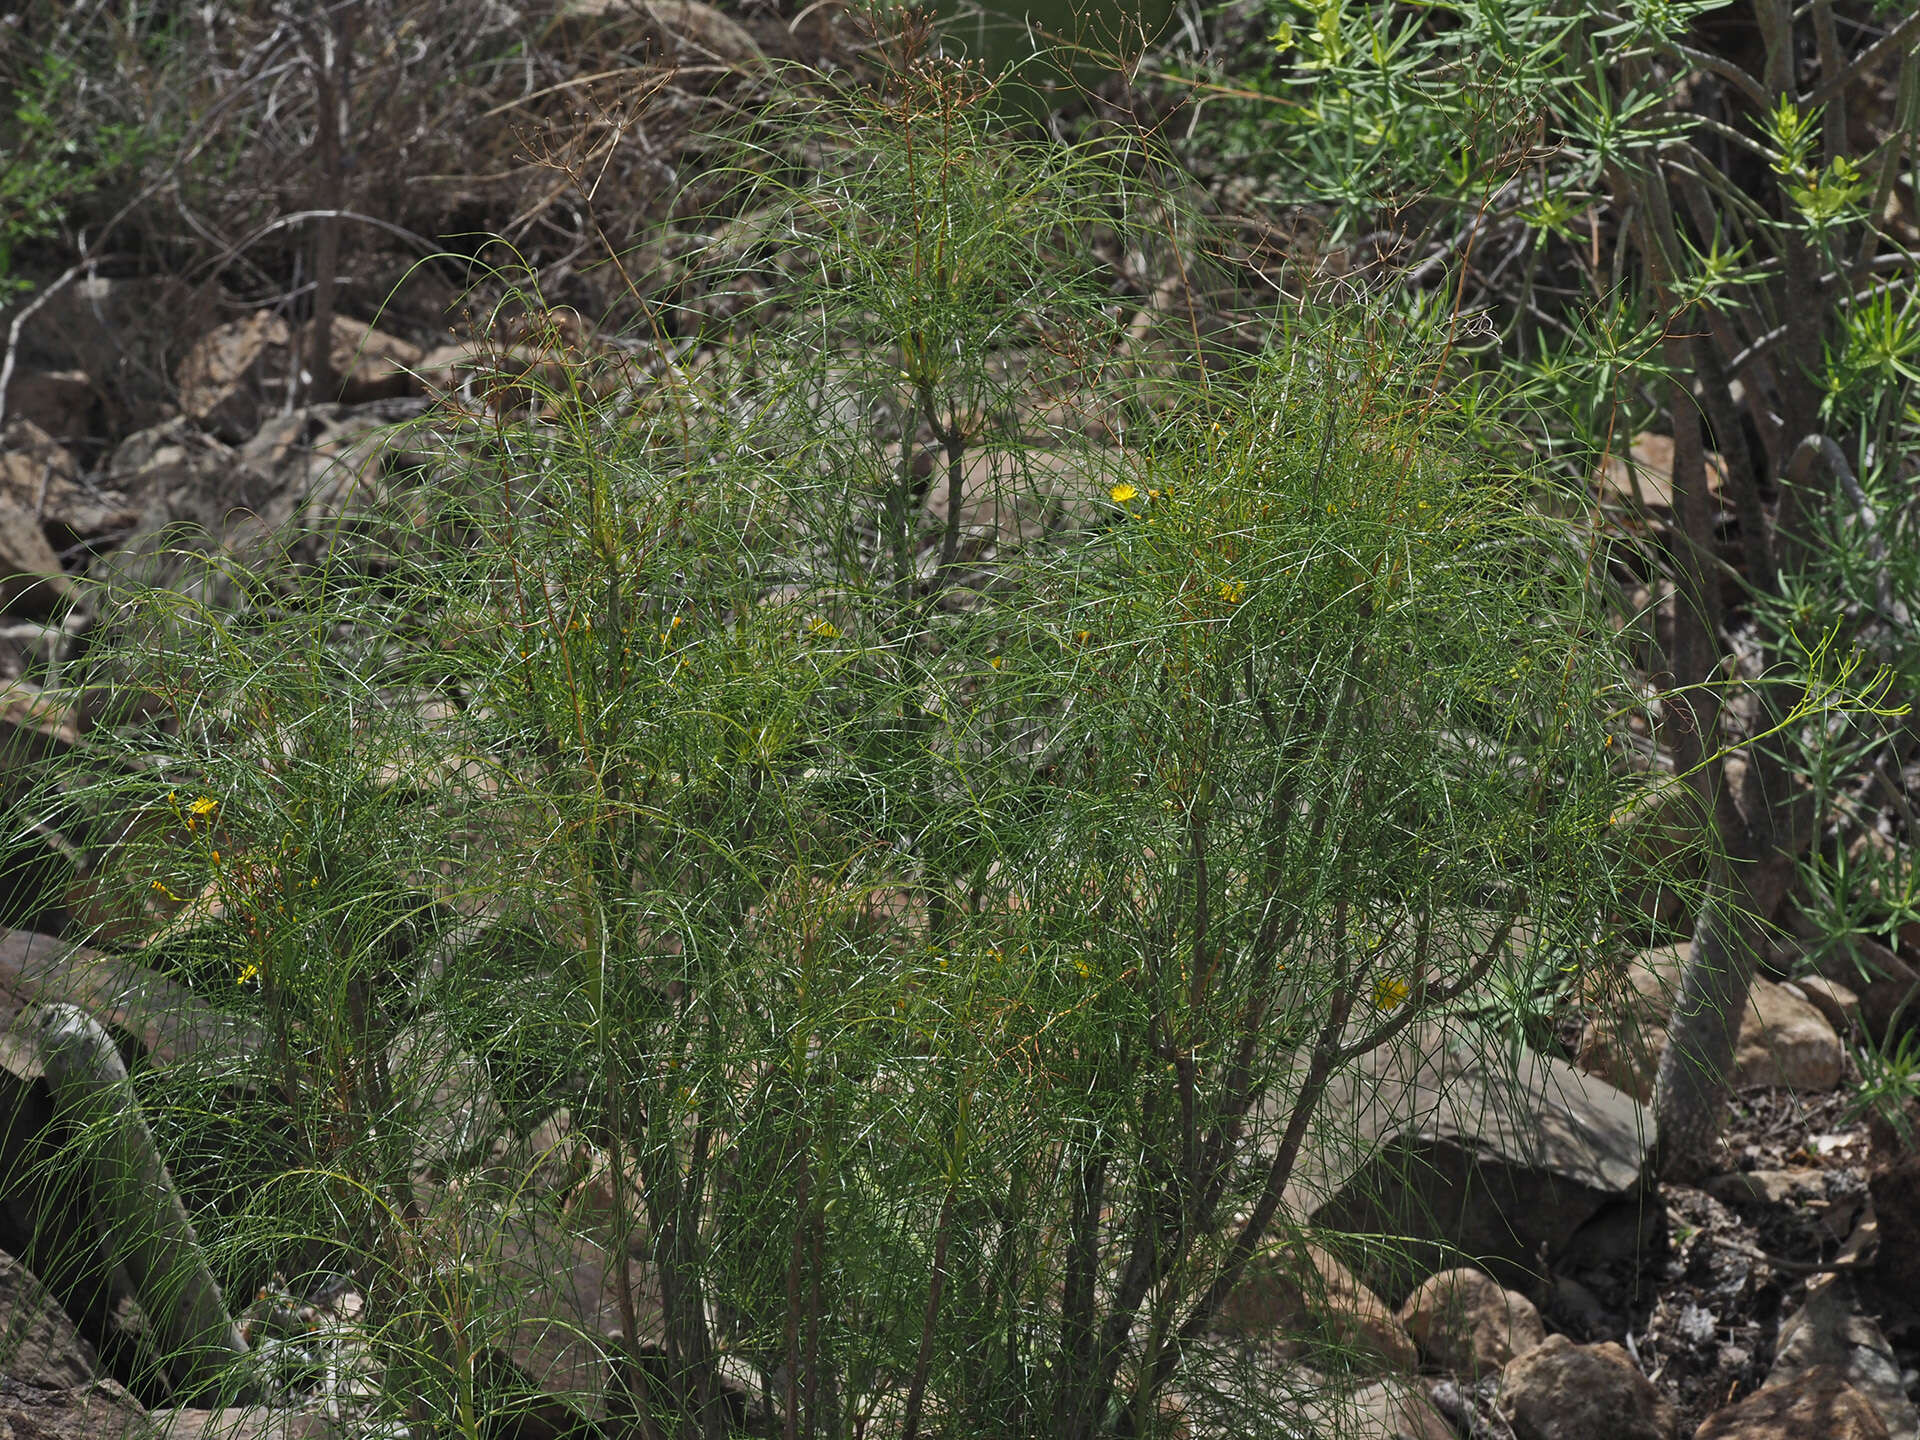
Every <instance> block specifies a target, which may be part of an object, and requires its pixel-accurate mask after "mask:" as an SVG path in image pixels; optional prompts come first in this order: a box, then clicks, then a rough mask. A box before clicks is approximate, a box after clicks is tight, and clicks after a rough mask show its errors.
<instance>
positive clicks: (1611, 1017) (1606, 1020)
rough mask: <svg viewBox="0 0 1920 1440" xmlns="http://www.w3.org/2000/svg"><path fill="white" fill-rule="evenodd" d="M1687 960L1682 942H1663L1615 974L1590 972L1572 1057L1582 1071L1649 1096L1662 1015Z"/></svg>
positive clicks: (1662, 1036)
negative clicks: (1585, 1012) (1584, 1019)
mask: <svg viewBox="0 0 1920 1440" xmlns="http://www.w3.org/2000/svg"><path fill="white" fill-rule="evenodd" d="M1686 963H1687V947H1686V946H1685V945H1664V946H1661V947H1660V948H1658V949H1655V950H1647V951H1643V952H1642V953H1641V954H1639V955H1636V956H1634V958H1633V959H1632V960H1630V961H1628V962H1627V964H1626V966H1625V968H1624V969H1623V970H1622V971H1621V972H1620V973H1619V974H1618V975H1609V976H1606V977H1604V978H1602V977H1595V981H1596V983H1591V984H1590V986H1589V993H1588V996H1587V1005H1588V1009H1589V1011H1590V1012H1591V1014H1592V1018H1591V1019H1589V1020H1588V1021H1587V1024H1586V1027H1585V1028H1584V1029H1583V1030H1582V1031H1581V1032H1580V1048H1579V1049H1578V1051H1577V1052H1575V1057H1574V1058H1575V1061H1576V1063H1577V1064H1578V1065H1579V1066H1580V1068H1581V1069H1582V1070H1584V1071H1586V1072H1587V1073H1588V1074H1589V1075H1597V1076H1599V1077H1600V1078H1602V1079H1603V1080H1605V1081H1606V1082H1607V1083H1608V1084H1610V1085H1617V1086H1619V1087H1620V1088H1621V1089H1622V1090H1624V1091H1626V1092H1627V1093H1628V1094H1629V1095H1631V1096H1633V1097H1634V1098H1635V1099H1636V1100H1639V1101H1640V1102H1641V1103H1643V1104H1644V1103H1645V1102H1646V1101H1647V1100H1649V1099H1651V1098H1652V1095H1653V1077H1654V1072H1655V1071H1656V1070H1657V1069H1658V1068H1659V1065H1660V1051H1661V1048H1662V1047H1663V1046H1664V1045H1665V1044H1666V1040H1667V1019H1668V1017H1669V1016H1670V1015H1672V1014H1673V1002H1674V997H1675V996H1676V995H1678V994H1679V993H1680V975H1681V972H1682V971H1683V970H1684V969H1685V967H1686Z"/></svg>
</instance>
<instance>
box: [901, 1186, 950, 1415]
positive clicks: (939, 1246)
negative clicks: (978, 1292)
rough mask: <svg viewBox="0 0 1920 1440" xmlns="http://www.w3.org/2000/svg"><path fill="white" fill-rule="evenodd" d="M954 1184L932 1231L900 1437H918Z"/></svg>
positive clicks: (942, 1283)
mask: <svg viewBox="0 0 1920 1440" xmlns="http://www.w3.org/2000/svg"><path fill="white" fill-rule="evenodd" d="M956 1189H957V1186H956V1185H954V1184H952V1183H949V1184H948V1186H947V1193H946V1196H945V1198H943V1199H942V1200H941V1202H940V1219H939V1221H938V1222H937V1224H936V1226H935V1229H934V1235H933V1281H932V1283H931V1284H929V1285H928V1286H927V1309H926V1314H925V1315H924V1316H923V1317H922V1319H921V1321H920V1352H919V1354H918V1356H917V1357H916V1358H915V1359H914V1362H913V1384H912V1386H911V1387H909V1389H908V1390H907V1416H906V1420H905V1422H904V1423H903V1425H902V1427H901V1440H918V1436H919V1434H920V1409H921V1406H922V1404H923V1403H924V1401H925V1400H926V1395H927V1369H928V1367H929V1366H930V1365H931V1364H932V1362H933V1327H934V1323H935V1321H937V1320H938V1319H939V1318H940V1295H941V1292H942V1291H943V1290H945V1289H946V1285H947V1242H948V1241H949V1240H950V1239H952V1237H953V1199H954V1193H955V1191H956Z"/></svg>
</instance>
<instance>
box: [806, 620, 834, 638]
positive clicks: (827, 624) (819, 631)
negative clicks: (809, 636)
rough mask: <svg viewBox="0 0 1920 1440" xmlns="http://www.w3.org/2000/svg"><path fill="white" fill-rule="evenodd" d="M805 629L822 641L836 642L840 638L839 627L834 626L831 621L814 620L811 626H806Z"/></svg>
mask: <svg viewBox="0 0 1920 1440" xmlns="http://www.w3.org/2000/svg"><path fill="white" fill-rule="evenodd" d="M807 629H808V630H810V631H811V632H812V633H813V634H815V635H818V636H819V637H820V638H821V639H822V640H838V639H839V638H840V627H839V626H837V625H835V624H834V623H833V622H832V621H831V620H815V621H814V622H813V623H812V624H811V625H809V626H807Z"/></svg>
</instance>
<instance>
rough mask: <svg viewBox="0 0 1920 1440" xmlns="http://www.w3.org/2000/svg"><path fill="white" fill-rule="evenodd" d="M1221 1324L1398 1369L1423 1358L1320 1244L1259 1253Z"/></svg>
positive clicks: (1295, 1349) (1290, 1347)
mask: <svg viewBox="0 0 1920 1440" xmlns="http://www.w3.org/2000/svg"><path fill="white" fill-rule="evenodd" d="M1215 1327H1216V1329H1218V1330H1219V1331H1220V1332H1221V1333H1223V1334H1237V1335H1265V1336H1273V1337H1276V1338H1278V1339H1279V1341H1280V1344H1281V1346H1282V1349H1283V1350H1284V1351H1285V1352H1286V1353H1287V1354H1289V1355H1299V1354H1302V1353H1304V1352H1305V1351H1306V1350H1308V1349H1312V1350H1313V1351H1315V1352H1316V1353H1323V1358H1324V1355H1326V1354H1330V1355H1336V1356H1352V1357H1354V1358H1355V1359H1356V1360H1358V1361H1359V1363H1361V1364H1368V1363H1373V1364H1378V1363H1382V1362H1384V1363H1385V1364H1386V1365H1387V1366H1388V1367H1389V1368H1391V1369H1394V1370H1412V1369H1413V1368H1414V1366H1415V1365H1417V1364H1418V1363H1419V1358H1420V1357H1419V1354H1418V1353H1417V1352H1416V1350H1415V1349H1414V1344H1413V1340H1412V1338H1411V1337H1409V1336H1408V1334H1407V1332H1406V1330H1405V1329H1403V1328H1402V1326H1401V1324H1400V1322H1399V1320H1398V1319H1397V1318H1395V1316H1394V1313H1393V1311H1392V1310H1391V1309H1389V1308H1388V1307H1387V1305H1386V1304H1385V1302H1384V1301H1382V1300H1381V1299H1380V1297H1379V1296H1378V1295H1375V1294H1374V1293H1373V1292H1372V1291H1371V1290H1369V1289H1368V1288H1367V1287H1366V1286H1365V1285H1363V1284H1361V1283H1360V1281H1359V1280H1357V1279H1355V1278H1354V1275H1353V1272H1352V1271H1350V1270H1348V1269H1347V1267H1346V1266H1345V1265H1342V1264H1341V1263H1340V1262H1339V1261H1338V1260H1337V1259H1335V1258H1334V1257H1333V1256H1332V1255H1330V1254H1328V1253H1327V1252H1326V1251H1325V1250H1323V1249H1321V1248H1320V1247H1319V1246H1318V1245H1305V1246H1281V1247H1274V1248H1271V1249H1268V1250H1266V1251H1263V1252H1262V1253H1260V1254H1258V1255H1255V1256H1254V1257H1253V1258H1252V1260H1250V1261H1249V1262H1248V1265H1247V1268H1246V1270H1245V1271H1244V1272H1243V1273H1242V1275H1241V1278H1240V1283H1239V1284H1238V1285H1236V1286H1235V1287H1234V1288H1233V1290H1232V1292H1231V1293H1230V1294H1229V1295H1228V1297H1227V1301H1226V1303H1225V1304H1224V1305H1223V1306H1222V1307H1221V1310H1220V1314H1219V1315H1218V1317H1216V1320H1215Z"/></svg>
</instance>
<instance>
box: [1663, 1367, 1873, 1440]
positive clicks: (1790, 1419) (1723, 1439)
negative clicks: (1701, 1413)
mask: <svg viewBox="0 0 1920 1440" xmlns="http://www.w3.org/2000/svg"><path fill="white" fill-rule="evenodd" d="M1693 1440H1890V1437H1889V1436H1888V1433H1887V1427H1886V1425H1885V1424H1884V1423H1883V1422H1882V1421H1881V1419H1880V1415H1879V1412H1878V1411H1876V1410H1875V1409H1874V1408H1873V1406H1872V1405H1870V1404H1869V1403H1868V1402H1867V1400H1866V1397H1865V1396H1863V1395H1861V1393H1860V1392H1859V1391H1858V1390H1855V1389H1854V1388H1853V1387H1852V1386H1851V1385H1849V1384H1848V1383H1847V1377H1846V1375H1845V1373H1844V1372H1843V1371H1841V1370H1838V1369H1836V1368H1835V1367H1833V1366H1831V1365H1816V1366H1814V1367H1813V1368H1812V1369H1811V1370H1804V1371H1802V1372H1801V1373H1800V1374H1798V1375H1796V1376H1794V1377H1793V1379H1791V1380H1789V1381H1786V1382H1784V1383H1782V1384H1779V1385H1770V1386H1767V1387H1766V1388H1764V1389H1761V1390H1756V1391H1755V1392H1754V1393H1753V1394H1751V1395H1749V1396H1747V1398H1746V1399H1744V1400H1742V1401H1740V1402H1739V1403H1738V1404H1734V1405H1729V1406H1727V1407H1726V1408H1725V1409H1724V1410H1716V1411H1714V1413H1713V1414H1711V1415H1709V1416H1708V1417H1707V1418H1706V1420H1705V1421H1703V1422H1702V1423H1701V1426H1700V1428H1699V1429H1698V1430H1695V1431H1694V1432H1693Z"/></svg>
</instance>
